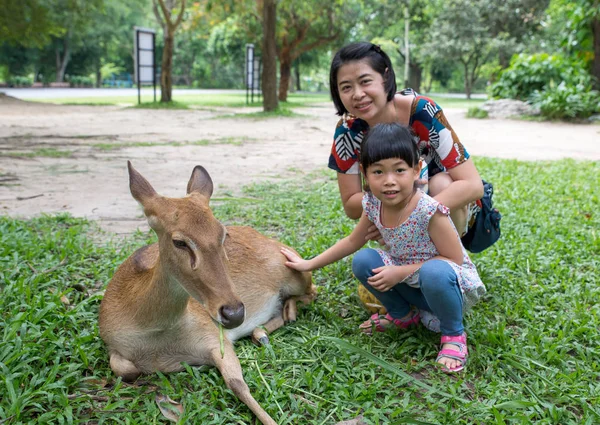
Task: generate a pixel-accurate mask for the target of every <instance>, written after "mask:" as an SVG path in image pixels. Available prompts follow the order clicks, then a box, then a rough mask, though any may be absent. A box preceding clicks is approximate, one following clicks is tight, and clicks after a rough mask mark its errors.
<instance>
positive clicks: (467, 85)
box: [463, 62, 471, 99]
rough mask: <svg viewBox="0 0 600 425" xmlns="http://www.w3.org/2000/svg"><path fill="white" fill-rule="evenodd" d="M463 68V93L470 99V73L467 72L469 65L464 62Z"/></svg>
mask: <svg viewBox="0 0 600 425" xmlns="http://www.w3.org/2000/svg"><path fill="white" fill-rule="evenodd" d="M463 65H464V68H465V94H466V95H467V99H471V81H470V79H471V75H470V74H469V65H468V64H467V63H464V62H463Z"/></svg>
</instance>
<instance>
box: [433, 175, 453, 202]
mask: <svg viewBox="0 0 600 425" xmlns="http://www.w3.org/2000/svg"><path fill="white" fill-rule="evenodd" d="M452 182H453V180H452V177H450V174H448V173H444V172H441V173H437V174H436V175H435V176H433V177H432V178H430V179H429V182H428V183H427V184H428V187H429V195H430V196H436V195H438V194H439V193H441V192H443V191H444V190H445V189H446V188H447V187H448V186H450V185H451V184H452Z"/></svg>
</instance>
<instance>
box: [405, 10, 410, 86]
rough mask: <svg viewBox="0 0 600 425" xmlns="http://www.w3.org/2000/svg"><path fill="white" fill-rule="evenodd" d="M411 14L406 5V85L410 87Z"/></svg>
mask: <svg viewBox="0 0 600 425" xmlns="http://www.w3.org/2000/svg"><path fill="white" fill-rule="evenodd" d="M409 18H410V16H409V14H408V6H404V87H408V82H409V80H410V51H409V48H410V42H409V40H408V34H409V32H410V31H409V30H410V27H409V25H410V20H409Z"/></svg>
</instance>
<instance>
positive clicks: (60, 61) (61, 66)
mask: <svg viewBox="0 0 600 425" xmlns="http://www.w3.org/2000/svg"><path fill="white" fill-rule="evenodd" d="M69 34H70V32H69ZM69 34H67V38H65V39H64V40H63V54H62V56H61V54H60V50H59V49H58V47H56V82H57V83H62V82H63V81H64V80H65V71H66V70H67V64H68V63H69V60H70V59H71V51H70V50H69V38H68V37H69Z"/></svg>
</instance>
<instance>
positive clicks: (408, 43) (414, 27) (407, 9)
mask: <svg viewBox="0 0 600 425" xmlns="http://www.w3.org/2000/svg"><path fill="white" fill-rule="evenodd" d="M436 12H437V8H435V7H434V6H433V5H432V2H431V1H416V0H404V1H402V2H400V3H399V2H398V1H396V0H380V1H377V2H372V3H369V2H366V4H365V5H364V10H363V11H362V12H361V15H362V16H364V24H363V25H361V28H362V32H363V34H364V35H363V39H367V40H371V41H372V42H373V43H376V44H379V45H381V47H382V48H383V49H384V50H385V51H386V52H387V53H388V54H389V55H390V59H392V62H393V63H394V65H397V66H395V69H396V76H397V78H398V79H400V78H401V75H402V73H401V72H400V69H401V68H400V65H403V66H404V69H405V72H404V78H403V80H402V82H401V84H404V85H405V86H406V87H411V88H413V89H415V90H416V91H420V89H421V80H422V77H423V73H424V71H425V70H426V69H427V68H428V67H430V55H428V54H427V50H426V49H425V48H424V44H425V43H424V41H425V39H426V38H427V35H428V34H429V31H430V27H431V23H432V20H433V17H434V15H435V13H436ZM407 15H408V16H407ZM407 29H408V36H407V31H406V30H407ZM394 52H395V53H397V56H396V55H394ZM408 52H409V54H408V55H407V53H408ZM396 57H398V58H400V59H401V61H396V60H394V59H395V58H396ZM407 67H408V72H406V71H407V70H406V68H407ZM399 83H400V81H399Z"/></svg>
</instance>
